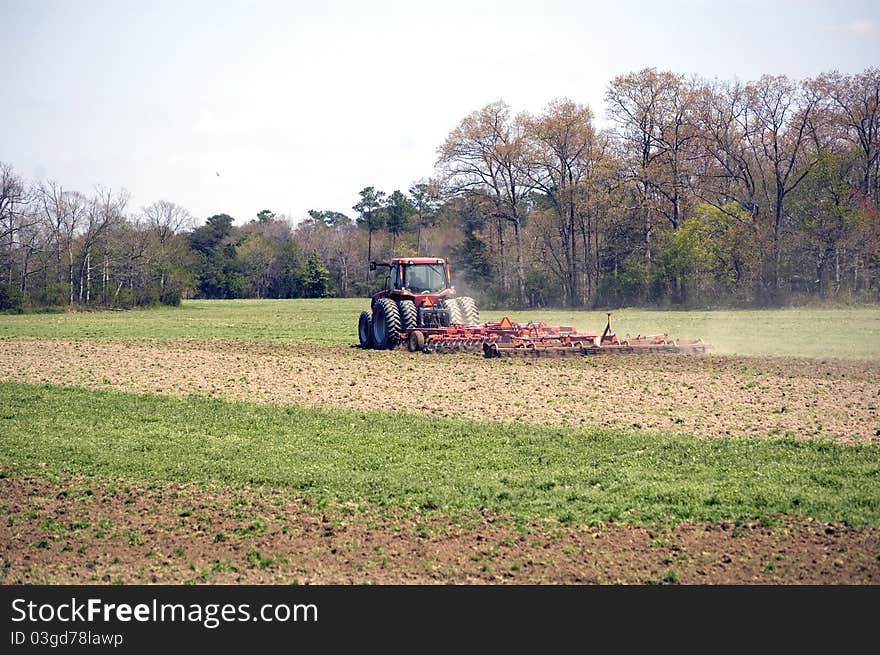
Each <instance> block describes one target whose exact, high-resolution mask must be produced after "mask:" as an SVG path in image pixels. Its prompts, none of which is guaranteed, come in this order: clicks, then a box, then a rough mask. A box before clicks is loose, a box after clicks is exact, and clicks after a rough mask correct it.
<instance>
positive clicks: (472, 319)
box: [457, 296, 480, 325]
mask: <svg viewBox="0 0 880 655" xmlns="http://www.w3.org/2000/svg"><path fill="white" fill-rule="evenodd" d="M457 300H458V306H459V307H461V316H462V318H463V319H464V322H465V323H467V324H468V325H477V324H478V323H479V322H480V311H479V310H478V309H477V303H475V302H474V299H473V298H471V297H470V296H460V297H459V298H457Z"/></svg>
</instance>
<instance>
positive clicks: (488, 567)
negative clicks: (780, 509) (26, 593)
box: [0, 477, 880, 584]
mask: <svg viewBox="0 0 880 655" xmlns="http://www.w3.org/2000/svg"><path fill="white" fill-rule="evenodd" d="M0 497H2V501H0V508H2V514H3V515H4V516H2V520H0V558H2V562H3V564H2V568H0V583H3V584H34V583H44V584H62V583H72V584H88V583H121V584H135V583H145V584H151V583H159V584H180V583H190V582H194V583H230V584H239V583H257V584H262V583H291V582H297V583H300V584H352V583H364V582H368V583H377V584H414V583H422V584H433V583H438V584H439V583H453V584H480V583H488V584H499V583H513V584H555V583H615V584H630V583H633V584H643V583H683V584H878V583H880V528H876V527H868V528H861V529H855V528H851V527H845V526H840V525H833V524H827V523H819V522H815V521H810V520H808V519H801V518H796V517H779V519H778V521H776V520H774V521H772V523H773V526H772V527H768V526H766V525H761V524H757V523H748V524H740V525H734V524H730V523H718V524H712V523H685V524H682V525H679V526H678V527H675V528H668V529H662V530H657V529H649V528H644V527H637V526H630V525H607V526H604V527H601V528H595V527H594V528H577V527H572V526H560V525H558V524H552V523H542V522H533V523H529V524H526V525H519V526H516V525H513V524H512V523H511V522H509V521H506V520H504V518H503V517H496V516H487V515H482V514H475V515H473V516H468V517H460V518H459V519H457V520H455V521H452V520H450V519H449V518H448V517H443V516H439V515H436V514H431V513H428V514H427V515H404V514H401V513H393V512H390V513H387V514H382V515H378V514H376V513H375V510H371V512H373V513H370V512H365V511H364V510H363V508H358V507H353V506H351V507H349V506H342V507H336V508H333V509H328V508H319V507H315V506H314V505H310V504H307V503H306V502H304V501H303V500H301V499H297V498H296V497H294V496H292V495H290V494H288V493H286V492H282V491H265V490H260V489H241V490H235V491H230V490H216V489H210V488H206V487H202V486H200V485H196V484H190V485H180V484H173V483H161V484H152V485H140V486H139V485H133V484H131V483H129V482H124V481H115V480H109V479H94V478H82V477H75V478H69V479H64V480H60V481H58V480H53V481H50V480H48V479H41V478H28V479H17V478H3V479H0Z"/></svg>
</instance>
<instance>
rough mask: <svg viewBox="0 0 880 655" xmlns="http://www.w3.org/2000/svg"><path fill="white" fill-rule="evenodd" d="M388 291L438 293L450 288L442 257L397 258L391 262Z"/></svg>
mask: <svg viewBox="0 0 880 655" xmlns="http://www.w3.org/2000/svg"><path fill="white" fill-rule="evenodd" d="M390 269H391V270H390V274H389V275H388V291H390V292H391V293H394V292H395V291H409V292H410V293H411V294H413V295H431V294H438V293H441V292H442V291H445V290H446V289H449V288H451V286H452V285H451V284H450V280H449V271H448V269H447V267H446V264H445V262H444V261H443V260H442V259H432V260H430V261H424V260H423V258H419V259H397V260H394V261H392V262H391V266H390Z"/></svg>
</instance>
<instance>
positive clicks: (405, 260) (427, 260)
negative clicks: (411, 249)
mask: <svg viewBox="0 0 880 655" xmlns="http://www.w3.org/2000/svg"><path fill="white" fill-rule="evenodd" d="M391 263H392V264H445V263H446V261H445V260H444V259H443V258H441V257H395V258H394V259H392V260H391Z"/></svg>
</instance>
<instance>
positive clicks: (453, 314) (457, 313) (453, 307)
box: [443, 298, 464, 325]
mask: <svg viewBox="0 0 880 655" xmlns="http://www.w3.org/2000/svg"><path fill="white" fill-rule="evenodd" d="M443 308H444V309H446V310H447V311H448V312H449V323H448V325H461V324H462V323H464V317H463V316H462V315H461V306H460V305H459V304H458V302H456V299H455V298H444V299H443Z"/></svg>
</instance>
